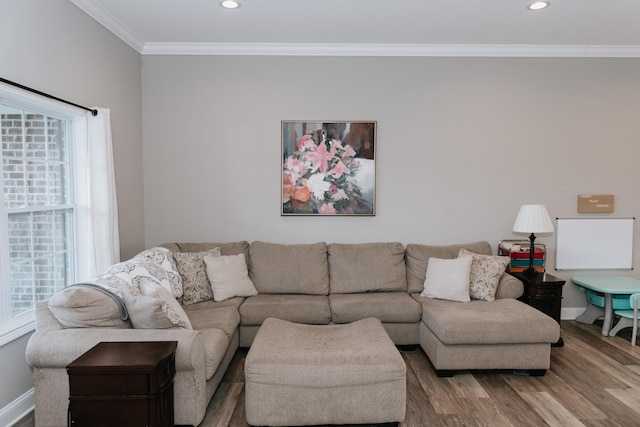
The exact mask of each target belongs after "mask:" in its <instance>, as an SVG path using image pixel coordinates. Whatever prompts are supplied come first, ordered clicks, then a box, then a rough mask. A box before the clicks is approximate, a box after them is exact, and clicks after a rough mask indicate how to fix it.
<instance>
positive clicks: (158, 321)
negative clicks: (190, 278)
mask: <svg viewBox="0 0 640 427" xmlns="http://www.w3.org/2000/svg"><path fill="white" fill-rule="evenodd" d="M137 279H139V280H137V285H138V288H139V289H140V292H138V293H136V292H132V293H130V294H127V295H125V297H124V300H125V303H126V305H127V311H128V312H129V318H130V319H131V323H132V325H133V327H134V328H136V329H166V328H174V327H179V328H183V329H193V328H192V326H191V322H190V321H189V318H188V317H187V314H186V313H185V311H184V310H183V309H182V307H181V306H180V303H179V302H178V301H177V300H176V299H175V298H174V297H173V295H171V292H169V291H168V290H166V289H165V288H163V287H162V286H161V285H159V284H158V283H156V282H154V281H152V280H149V279H147V278H144V277H140V278H137Z"/></svg>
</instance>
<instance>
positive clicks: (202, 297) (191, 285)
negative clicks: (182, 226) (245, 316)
mask: <svg viewBox="0 0 640 427" xmlns="http://www.w3.org/2000/svg"><path fill="white" fill-rule="evenodd" d="M173 256H174V258H175V259H176V265H177V266H178V271H179V272H180V276H182V286H183V288H184V289H183V290H184V293H183V295H182V303H183V304H184V305H190V304H195V303H198V302H201V301H207V300H210V299H213V290H212V289H211V284H210V283H209V279H208V278H207V270H206V266H205V263H204V257H205V256H220V249H219V248H213V249H209V250H207V251H200V252H175V253H174V254H173Z"/></svg>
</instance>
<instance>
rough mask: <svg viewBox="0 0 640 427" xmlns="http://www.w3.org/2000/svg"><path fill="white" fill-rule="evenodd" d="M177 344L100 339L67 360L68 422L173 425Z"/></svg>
mask: <svg viewBox="0 0 640 427" xmlns="http://www.w3.org/2000/svg"><path fill="white" fill-rule="evenodd" d="M177 344H178V343H177V342H176V341H149V342H101V343H99V344H97V345H96V346H95V347H93V348H91V349H90V350H89V351H87V352H86V353H84V354H83V355H82V356H80V357H78V358H77V359H76V360H74V361H73V362H71V363H70V364H69V365H68V366H67V374H68V375H69V425H73V426H76V427H81V426H92V427H101V426H104V427H108V426H120V427H124V426H149V427H168V426H173V425H174V420H173V377H174V375H175V351H176V347H177Z"/></svg>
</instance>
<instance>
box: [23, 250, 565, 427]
mask: <svg viewBox="0 0 640 427" xmlns="http://www.w3.org/2000/svg"><path fill="white" fill-rule="evenodd" d="M491 254H492V250H491V246H490V244H489V243H487V242H474V243H468V244H459V245H448V246H427V245H422V244H408V245H407V246H406V247H405V246H404V245H403V244H401V243H398V242H385V243H364V244H339V243H331V244H326V243H324V242H319V243H314V244H297V245H284V244H274V243H266V242H252V243H251V244H250V243H248V242H246V241H240V242H231V243H171V244H165V245H162V247H158V248H153V249H150V250H147V251H144V252H142V253H141V254H139V255H137V256H136V257H134V258H132V259H131V260H128V261H125V262H122V263H119V264H117V265H115V266H113V267H112V268H110V269H109V271H107V272H105V273H103V274H101V275H99V276H96V277H95V278H92V279H91V280H89V281H88V282H87V284H78V285H74V286H71V287H68V288H66V289H64V290H63V291H61V292H59V293H58V294H56V295H54V296H53V297H52V298H51V299H49V300H48V301H44V302H41V303H39V304H38V306H37V311H36V332H35V333H34V334H33V335H32V337H31V339H30V341H29V344H28V346H27V354H26V356H27V360H28V362H29V364H30V365H31V366H32V367H33V369H34V384H35V386H34V388H35V399H36V425H37V426H64V425H66V423H67V405H68V396H69V389H68V378H67V373H66V369H65V368H66V366H67V365H68V364H69V363H70V362H71V361H73V360H74V359H75V358H77V357H78V356H80V355H81V354H83V353H84V352H86V351H87V350H88V349H90V348H91V347H92V346H94V345H95V344H97V343H98V342H100V341H149V340H175V341H177V342H178V347H177V351H176V376H175V380H174V390H175V391H174V396H175V397H174V405H175V409H174V411H175V423H176V424H177V425H194V426H195V425H198V424H199V423H200V422H201V421H202V420H203V418H204V415H205V411H206V408H207V405H208V403H209V401H210V400H211V397H212V396H213V394H214V392H215V390H216V388H217V387H218V385H219V384H220V382H221V380H222V377H223V375H224V373H225V371H226V369H227V367H228V366H229V364H230V362H231V360H232V358H233V356H234V354H235V353H236V351H237V349H238V348H239V347H250V346H251V344H252V342H253V339H254V338H255V336H256V333H257V331H258V329H259V328H260V325H262V323H263V322H264V321H265V320H266V319H267V318H270V317H275V318H279V319H283V320H288V321H290V322H295V323H304V324H311V325H331V324H345V323H351V322H354V321H357V320H360V319H365V318H369V317H374V318H377V319H379V320H380V321H381V322H382V325H383V326H384V328H385V330H386V332H387V333H388V335H389V336H390V337H391V339H392V340H393V342H394V343H395V344H396V345H420V346H421V347H422V348H423V349H424V351H425V353H426V354H427V356H428V357H429V359H430V360H431V362H432V364H433V366H434V367H435V369H436V370H437V372H438V373H439V374H440V375H450V374H452V373H454V372H455V371H457V370H466V369H515V370H526V371H529V372H531V373H534V374H543V373H544V371H545V370H546V369H547V368H548V367H549V361H550V344H551V343H554V342H556V341H557V340H558V338H559V334H560V331H559V325H558V324H557V323H556V322H555V321H553V319H551V318H550V317H548V316H546V315H544V314H543V313H541V312H539V311H537V310H535V309H533V308H531V307H529V306H528V305H526V304H524V303H521V302H519V301H517V300H516V298H518V297H519V296H520V295H521V294H522V292H523V285H522V283H521V282H520V281H519V280H517V279H516V278H514V277H513V276H510V275H509V274H507V273H505V271H504V269H505V267H506V265H507V263H506V262H503V261H502V258H500V257H494V256H492V255H491ZM464 281H466V288H465V287H464V284H463V283H462V282H464ZM474 282H475V288H474ZM470 283H471V285H470ZM427 285H428V286H427ZM460 286H462V287H460ZM458 288H460V289H458ZM310 404H313V403H312V402H310Z"/></svg>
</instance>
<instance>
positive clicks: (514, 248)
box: [498, 240, 547, 273]
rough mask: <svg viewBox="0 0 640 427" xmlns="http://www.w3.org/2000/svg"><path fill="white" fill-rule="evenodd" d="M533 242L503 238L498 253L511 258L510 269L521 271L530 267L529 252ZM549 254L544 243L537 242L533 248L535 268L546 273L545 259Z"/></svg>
mask: <svg viewBox="0 0 640 427" xmlns="http://www.w3.org/2000/svg"><path fill="white" fill-rule="evenodd" d="M530 250H531V242H530V241H528V240H502V241H501V242H500V243H499V244H498V254H499V255H504V256H508V257H510V258H511V262H510V263H509V267H508V271H509V272H511V273H520V272H523V271H524V270H526V269H527V268H529V253H530ZM546 256H547V247H546V246H545V245H544V244H542V243H535V244H534V250H533V268H535V269H536V271H538V272H540V273H544V261H545V259H546Z"/></svg>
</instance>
